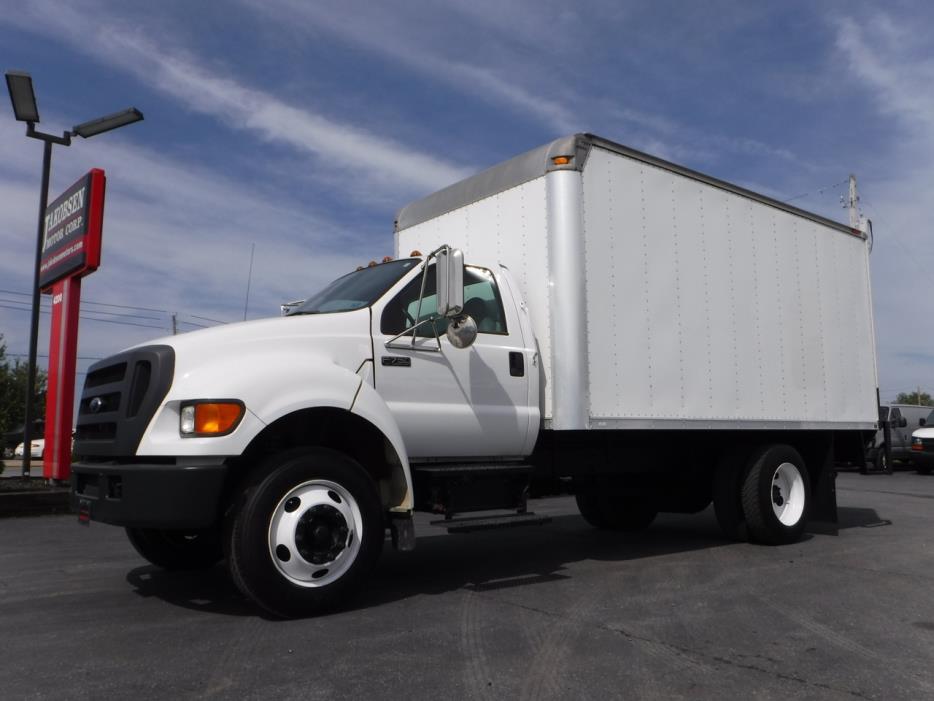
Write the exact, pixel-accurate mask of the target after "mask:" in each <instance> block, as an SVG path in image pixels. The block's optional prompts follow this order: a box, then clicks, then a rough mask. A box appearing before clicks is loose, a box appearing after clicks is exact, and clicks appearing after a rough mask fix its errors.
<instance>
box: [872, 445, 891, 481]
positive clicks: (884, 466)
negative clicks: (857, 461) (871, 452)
mask: <svg viewBox="0 0 934 701" xmlns="http://www.w3.org/2000/svg"><path fill="white" fill-rule="evenodd" d="M873 467H874V468H875V470H876V472H885V473H887V474H890V473H889V461H888V459H887V458H886V457H885V446H884V445H883V446H880V447H879V451H878V452H877V453H876V459H875V460H874V461H873Z"/></svg>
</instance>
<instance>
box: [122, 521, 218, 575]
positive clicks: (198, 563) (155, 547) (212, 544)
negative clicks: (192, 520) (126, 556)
mask: <svg viewBox="0 0 934 701" xmlns="http://www.w3.org/2000/svg"><path fill="white" fill-rule="evenodd" d="M126 534H127V537H128V538H129V539H130V544H131V545H132V546H133V547H134V548H135V549H136V552H138V553H139V554H140V555H141V556H142V557H143V558H144V559H145V560H148V561H149V562H151V563H152V564H154V565H156V567H161V568H162V569H164V570H197V569H202V568H206V567H211V566H212V565H214V564H216V563H217V562H220V560H221V559H222V558H223V556H224V554H223V552H222V549H221V541H220V538H219V537H218V534H217V531H216V530H214V529H207V530H199V531H174V530H163V529H158V528H127V529H126Z"/></svg>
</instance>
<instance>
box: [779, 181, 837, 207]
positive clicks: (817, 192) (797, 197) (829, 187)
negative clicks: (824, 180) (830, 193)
mask: <svg viewBox="0 0 934 701" xmlns="http://www.w3.org/2000/svg"><path fill="white" fill-rule="evenodd" d="M849 182H850V179H849V178H847V179H846V180H841V181H840V182H838V183H834V184H833V185H826V186H824V187H819V188H817V189H816V190H811V191H810V192H803V193H801V194H800V195H795V196H794V197H789V198H788V199H787V200H785V203H788V202H793V201H795V200H800V199H801V198H803V197H808V196H809V195H823V194H824V191H825V190H835V189H836V188H838V187H840V186H841V185H846V184H847V183H849Z"/></svg>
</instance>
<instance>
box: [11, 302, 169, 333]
mask: <svg viewBox="0 0 934 701" xmlns="http://www.w3.org/2000/svg"><path fill="white" fill-rule="evenodd" d="M0 309H12V310H13V311H16V312H28V311H31V310H29V309H24V308H22V307H11V306H8V305H5V304H0ZM39 313H40V314H51V313H52V312H47V311H45V310H44V309H40V310H39ZM78 318H80V319H84V320H86V321H99V322H101V323H104V324H120V325H122V326H139V327H141V328H144V329H159V330H160V331H165V330H166V327H165V326H153V325H152V324H136V323H133V322H132V321H117V320H116V319H98V318H96V317H93V316H84V315H83V314H79V315H78Z"/></svg>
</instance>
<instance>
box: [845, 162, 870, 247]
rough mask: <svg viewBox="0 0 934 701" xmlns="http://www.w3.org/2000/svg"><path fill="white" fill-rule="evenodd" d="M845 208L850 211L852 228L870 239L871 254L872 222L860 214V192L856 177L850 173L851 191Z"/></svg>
mask: <svg viewBox="0 0 934 701" xmlns="http://www.w3.org/2000/svg"><path fill="white" fill-rule="evenodd" d="M841 199H842V198H841ZM844 207H846V208H847V209H849V210H850V227H851V228H853V229H856V230H858V231H862V232H863V233H864V234H866V235H867V236H868V237H869V252H870V253H872V244H873V240H872V239H873V237H872V221H871V220H870V219H868V218H866V217H864V216H863V215H862V214H860V212H859V191H858V190H857V189H856V176H855V175H853V174H852V173H850V190H849V194H848V196H847V200H846V203H845V204H844Z"/></svg>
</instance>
